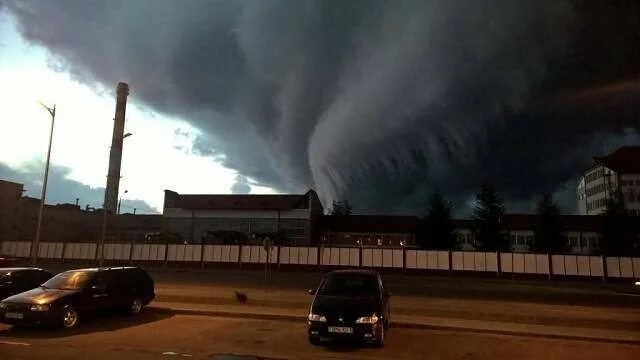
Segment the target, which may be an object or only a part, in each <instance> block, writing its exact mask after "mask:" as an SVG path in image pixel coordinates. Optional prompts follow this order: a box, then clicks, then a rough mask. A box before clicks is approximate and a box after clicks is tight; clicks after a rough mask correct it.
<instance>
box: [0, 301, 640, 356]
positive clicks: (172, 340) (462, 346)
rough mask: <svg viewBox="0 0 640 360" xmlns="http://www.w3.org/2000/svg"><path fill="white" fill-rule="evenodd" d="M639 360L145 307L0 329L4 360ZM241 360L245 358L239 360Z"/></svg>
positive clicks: (593, 349)
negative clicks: (316, 335)
mask: <svg viewBox="0 0 640 360" xmlns="http://www.w3.org/2000/svg"><path fill="white" fill-rule="evenodd" d="M225 354H241V355H249V357H246V359H255V358H267V359H516V358H517V359H562V360H568V359H600V358H605V357H606V358H613V359H638V358H640V346H638V345H629V344H618V343H603V342H585V341H574V340H559V339H547V338H534V337H520V336H503V335H490V334H481V333H467V332H458V331H432V330H415V329H397V328H396V329H393V328H392V329H391V330H390V331H389V332H388V337H387V343H386V346H385V347H384V348H382V349H376V348H370V347H362V346H356V345H349V344H346V345H345V344H341V345H331V346H321V347H316V346H311V345H309V344H308V342H307V338H306V332H305V324H304V323H303V322H288V321H265V320H251V319H230V318H217V317H207V316H186V315H174V314H172V313H170V312H159V311H154V310H152V309H148V310H147V311H146V312H144V313H143V314H141V315H140V316H138V317H128V316H126V315H117V314H115V315H114V314H111V315H110V316H106V317H105V316H101V317H98V318H95V319H91V320H85V321H84V322H83V324H82V326H81V328H80V329H78V330H75V331H71V332H66V331H63V330H51V329H13V328H9V327H7V326H3V325H0V359H1V360H7V359H25V360H27V359H29V360H36V359H46V360H56V359H65V360H73V359H83V360H84V359H91V360H102V359H167V360H171V359H209V360H215V359H233V357H225V356H224V355H225ZM241 359H245V358H243V357H241Z"/></svg>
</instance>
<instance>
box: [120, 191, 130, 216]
mask: <svg viewBox="0 0 640 360" xmlns="http://www.w3.org/2000/svg"><path fill="white" fill-rule="evenodd" d="M128 192H129V190H125V191H124V194H126V193H128ZM124 194H123V196H124ZM121 205H122V198H120V199H118V213H117V214H118V215H120V206H121Z"/></svg>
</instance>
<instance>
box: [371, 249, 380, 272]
mask: <svg viewBox="0 0 640 360" xmlns="http://www.w3.org/2000/svg"><path fill="white" fill-rule="evenodd" d="M371 251H372V252H371V266H373V267H378V268H381V267H382V249H371Z"/></svg>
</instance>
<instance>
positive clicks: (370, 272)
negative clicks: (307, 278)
mask: <svg viewBox="0 0 640 360" xmlns="http://www.w3.org/2000/svg"><path fill="white" fill-rule="evenodd" d="M330 275H371V276H378V272H377V271H375V270H334V271H332V272H330V273H328V274H327V275H326V276H330Z"/></svg>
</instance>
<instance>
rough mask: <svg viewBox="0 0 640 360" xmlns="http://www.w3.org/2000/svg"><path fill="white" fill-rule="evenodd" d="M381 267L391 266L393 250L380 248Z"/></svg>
mask: <svg viewBox="0 0 640 360" xmlns="http://www.w3.org/2000/svg"><path fill="white" fill-rule="evenodd" d="M382 267H393V250H391V249H382Z"/></svg>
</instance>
